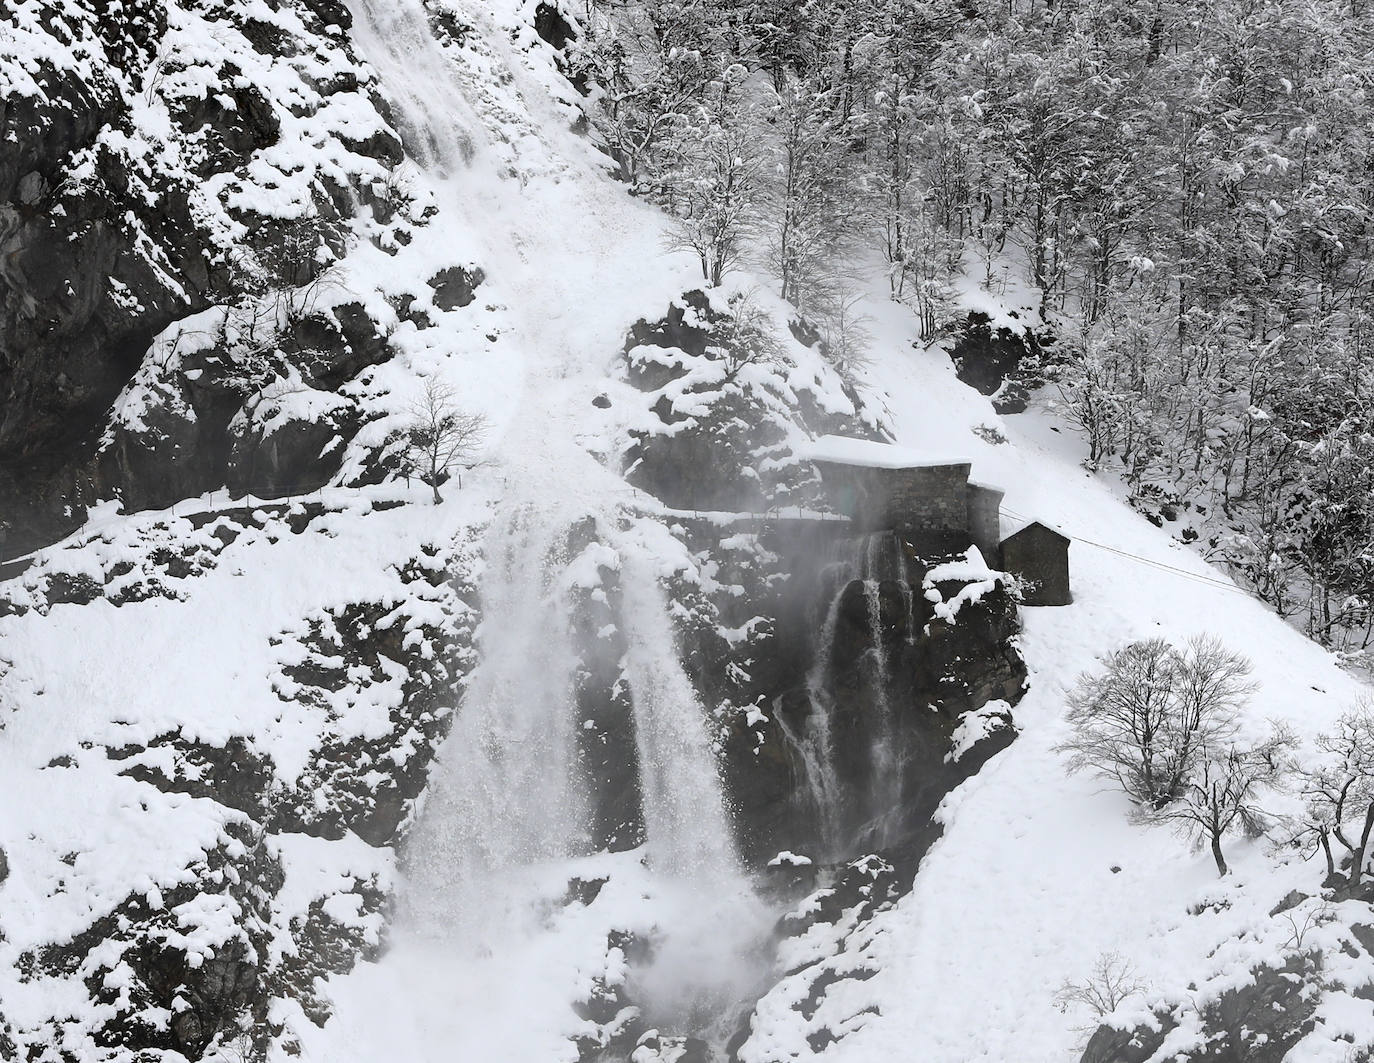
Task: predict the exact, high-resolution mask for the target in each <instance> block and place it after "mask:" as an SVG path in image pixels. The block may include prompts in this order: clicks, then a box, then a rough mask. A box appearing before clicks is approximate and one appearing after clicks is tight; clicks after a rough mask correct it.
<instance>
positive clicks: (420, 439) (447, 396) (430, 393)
mask: <svg viewBox="0 0 1374 1063" xmlns="http://www.w3.org/2000/svg"><path fill="white" fill-rule="evenodd" d="M411 412H412V414H413V419H412V421H411V423H410V426H409V428H408V429H407V430H406V437H407V441H408V444H409V446H408V448H407V457H408V458H409V459H410V460H411V462H412V463H413V465H412V467H413V468H414V469H415V470H416V471H417V473H418V474H419V476H420V479H421V480H423V481H424V482H425V483H426V484H428V485H429V487H430V490H432V491H433V492H434V504H435V505H436V506H437V505H438V504H439V503H440V502H442V501H443V497H442V496H441V495H440V494H439V485H440V484H441V483H442V482H443V481H444V480H446V479H447V478H448V473H449V470H450V469H452V468H454V467H455V466H459V465H462V466H467V465H470V464H471V463H472V460H473V458H475V457H476V456H477V452H478V450H479V449H480V447H481V445H482V441H483V440H484V439H485V438H486V435H487V431H488V429H489V428H490V425H489V423H488V421H487V419H486V417H484V416H483V415H482V414H480V413H468V412H466V411H464V410H463V409H462V408H461V407H460V406H459V405H458V403H457V400H456V398H455V396H454V393H453V389H452V388H451V387H449V386H448V385H447V384H444V383H442V382H441V381H439V380H436V379H434V378H433V377H431V378H430V379H429V380H428V381H426V382H425V393H424V395H423V396H422V397H421V398H420V399H419V401H417V402H416V403H415V405H414V406H413V407H412V408H411Z"/></svg>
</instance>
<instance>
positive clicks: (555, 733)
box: [307, 0, 766, 1063]
mask: <svg viewBox="0 0 1374 1063" xmlns="http://www.w3.org/2000/svg"><path fill="white" fill-rule="evenodd" d="M353 10H354V15H355V20H356V23H357V29H355V31H354V39H355V41H356V42H357V45H358V47H359V49H360V50H361V53H362V56H363V57H364V58H365V59H366V60H367V61H369V62H370V63H371V65H372V66H373V67H374V68H375V69H376V70H377V71H378V72H379V74H380V77H381V89H382V91H383V93H384V94H385V95H386V96H387V97H388V99H389V101H390V102H391V104H392V106H393V109H394V112H395V113H396V116H397V119H398V123H399V125H400V127H401V129H402V132H403V134H404V136H405V138H406V140H407V145H408V148H410V150H411V151H412V153H413V154H414V155H415V156H416V158H417V160H418V161H420V162H421V163H423V164H425V169H426V172H427V177H428V179H429V180H430V181H432V182H433V186H434V195H435V202H436V203H437V205H438V206H439V216H438V221H437V222H436V224H435V226H434V229H433V230H432V231H431V232H430V233H429V234H428V239H431V240H435V241H439V242H442V241H443V240H445V239H446V238H452V239H454V240H457V241H470V240H472V239H473V237H474V236H477V237H478V242H474V243H473V244H472V246H471V248H470V251H469V252H468V253H469V254H470V256H471V258H472V259H473V260H474V261H476V262H478V263H480V264H481V266H482V268H483V270H484V271H485V273H486V274H487V280H486V282H485V284H484V286H483V289H482V293H481V296H482V297H483V298H485V299H486V300H488V301H499V302H500V303H501V304H503V306H504V307H505V308H506V309H508V310H509V311H510V313H509V315H508V316H507V317H506V327H505V331H503V333H502V334H501V335H500V337H499V341H498V342H499V347H498V359H497V360H498V361H504V362H506V364H505V365H503V366H502V367H501V369H500V370H498V371H499V372H500V373H502V374H503V376H504V380H503V381H502V386H503V387H504V388H505V389H506V401H505V402H504V403H503V404H501V405H498V406H496V407H494V408H493V411H492V416H493V419H494V420H495V421H496V422H497V426H496V433H495V435H494V437H493V439H492V440H491V441H490V448H489V450H490V453H491V455H492V457H491V458H490V459H489V461H488V463H487V467H485V468H483V469H481V470H478V471H477V472H476V473H475V474H473V475H474V478H475V479H476V480H478V481H481V480H487V481H494V482H495V483H497V484H499V485H500V486H499V488H498V489H499V491H500V493H501V495H502V496H503V497H502V501H501V503H500V506H499V509H498V512H497V514H496V515H495V517H494V518H493V520H492V522H491V524H490V526H489V528H488V530H487V533H486V537H485V549H484V553H485V555H486V559H487V560H486V563H485V569H484V575H483V577H482V578H481V580H480V581H479V593H480V595H481V598H482V604H483V609H484V617H485V618H484V620H483V623H482V626H481V627H480V628H479V631H478V649H479V662H478V666H477V668H476V671H475V672H474V674H473V676H472V677H471V679H470V681H469V684H468V687H467V691H466V694H465V698H464V711H463V712H462V713H461V714H460V718H459V722H458V724H457V725H456V726H455V728H454V731H453V733H452V734H451V735H450V737H449V738H448V740H447V742H446V744H445V745H444V747H442V748H441V750H440V752H439V757H438V766H437V768H436V769H435V771H434V772H433V774H432V775H431V785H430V790H429V796H428V801H427V804H426V805H425V806H424V808H423V811H422V812H421V813H420V816H419V821H418V823H417V825H416V827H415V829H414V832H413V833H412V835H411V838H410V840H409V842H408V844H407V847H406V851H405V853H404V855H403V866H404V867H405V869H406V874H405V879H404V881H403V883H402V885H401V887H400V890H399V898H398V911H397V919H396V923H395V926H394V927H393V930H392V935H393V946H392V948H391V950H390V951H389V953H388V954H387V955H386V956H385V957H384V959H383V960H382V961H381V962H380V963H378V964H377V965H375V967H365V968H364V969H361V970H359V971H358V972H357V973H356V974H355V975H353V976H351V977H349V978H347V979H344V980H342V982H341V984H340V985H339V986H338V987H337V992H336V993H335V997H336V999H337V1001H338V1004H339V1009H338V1015H337V1019H336V1021H334V1022H332V1023H331V1024H330V1026H329V1027H328V1028H326V1029H325V1030H324V1031H321V1032H320V1034H319V1040H320V1044H319V1046H318V1047H317V1048H314V1049H312V1046H311V1045H310V1044H309V1041H308V1040H307V1051H308V1052H309V1053H310V1054H311V1055H312V1057H316V1058H321V1059H327V1058H350V1059H357V1060H371V1059H381V1058H407V1059H414V1060H417V1061H434V1063H442V1061H449V1060H453V1061H459V1060H475V1059H511V1060H536V1059H538V1060H550V1061H552V1060H556V1059H564V1058H570V1057H569V1055H568V1053H569V1052H575V1050H574V1049H573V1047H572V1044H571V1042H570V1041H569V1038H570V1037H571V1036H572V1035H573V1034H574V1033H575V1032H577V1030H578V1029H579V1026H580V1025H581V1024H580V1020H579V1019H578V1017H577V1016H576V1015H575V1014H574V1013H573V1012H572V1010H571V1009H570V1006H569V1005H570V1002H572V1001H574V1000H577V999H579V998H581V997H585V996H586V995H587V993H588V992H589V990H590V989H591V980H592V979H593V978H594V977H595V976H597V975H600V974H604V973H605V972H604V971H601V970H597V969H595V968H591V969H589V968H588V967H587V964H588V963H589V962H590V963H604V962H605V960H604V956H605V953H606V935H607V933H608V932H609V931H610V930H611V929H613V927H612V925H610V924H609V923H606V922H604V920H605V919H606V918H607V917H606V915H605V914H602V913H612V912H613V913H616V918H617V920H618V921H619V925H627V924H628V925H635V924H636V923H637V922H638V923H641V924H642V925H643V926H644V927H645V929H647V928H648V927H649V926H653V927H654V928H655V930H656V931H657V932H658V933H659V934H662V935H664V938H663V940H662V941H661V942H660V946H659V947H660V952H661V955H660V957H659V960H658V962H657V963H656V964H655V965H653V966H652V967H650V968H649V970H648V971H646V972H645V974H644V979H645V984H644V985H643V986H641V987H640V989H639V991H638V995H639V996H640V998H641V999H642V1000H643V1001H645V1002H646V1006H650V1007H651V1010H652V1002H656V1003H657V1004H658V1005H659V1006H660V1007H661V1018H662V1021H665V1022H671V1021H673V1020H675V1019H678V1020H683V1021H687V1020H689V1019H692V1018H693V1017H692V1016H690V1015H689V1014H688V1013H687V1010H686V1009H689V1008H690V1007H691V1006H692V1005H693V1004H694V1003H697V1002H701V1001H704V1000H707V999H708V998H710V997H711V995H712V994H713V993H718V992H721V991H722V987H724V990H723V991H724V993H725V997H724V1003H729V998H730V996H731V995H732V994H733V992H735V990H734V989H732V988H731V987H730V981H731V978H732V977H733V972H732V969H731V968H732V965H733V963H734V957H735V955H736V953H737V952H738V949H739V948H740V947H741V946H747V945H748V943H749V942H750V941H751V940H752V939H753V937H755V936H757V934H758V933H759V931H760V930H761V929H762V928H763V927H765V926H766V921H765V920H766V913H765V912H764V910H763V909H762V907H761V906H760V905H759V904H758V903H757V902H755V901H754V899H753V896H752V893H751V891H750V889H749V886H748V883H747V882H746V881H745V880H744V878H743V876H742V874H741V873H740V872H739V870H738V869H737V868H736V866H735V861H734V857H733V855H732V849H733V844H732V840H731V837H730V825H729V822H728V820H727V818H726V813H725V809H724V808H723V806H722V793H721V789H720V781H719V778H718V773H717V771H716V769H715V766H714V763H713V754H712V753H711V750H710V748H709V746H708V744H707V738H706V735H705V730H704V727H705V721H704V716H703V714H702V712H701V709H700V707H699V706H698V705H695V703H693V702H691V700H690V699H692V698H693V694H692V691H691V686H690V684H689V683H688V681H687V680H686V678H685V676H683V675H682V672H681V666H680V665H679V664H678V663H677V658H678V654H677V650H676V649H675V648H674V647H673V645H672V642H671V638H672V629H671V624H670V621H669V618H668V615H667V613H666V608H667V603H666V601H665V600H664V598H663V595H662V593H661V592H660V591H659V589H658V588H657V587H656V586H654V582H655V581H656V579H657V576H658V572H657V569H656V567H655V566H654V565H653V564H652V563H650V564H645V563H644V562H643V561H639V562H636V563H635V564H627V565H625V566H623V567H622V570H621V579H622V582H623V584H624V587H625V600H626V606H625V608H626V613H627V621H628V619H629V617H630V616H633V617H634V618H635V633H634V636H633V638H632V640H631V646H630V652H629V656H628V660H627V665H626V667H627V674H628V675H629V678H630V685H631V687H632V691H631V697H632V701H633V704H634V711H635V718H636V726H637V729H638V732H639V739H638V741H639V745H640V750H641V764H642V765H643V767H642V768H641V787H642V789H643V791H644V793H645V799H644V800H645V818H646V832H647V835H648V837H647V847H646V851H644V852H632V853H625V854H619V855H615V856H605V855H603V856H600V857H585V856H583V854H584V853H585V852H586V851H587V842H586V836H585V833H586V824H585V815H586V806H587V805H588V803H589V800H590V798H589V794H588V793H587V792H586V785H585V781H584V780H582V779H580V778H578V776H577V772H576V770H575V765H574V752H573V746H574V743H575V735H574V734H573V728H574V727H575V725H576V704H575V702H574V700H573V693H572V672H571V669H572V666H573V651H572V648H571V646H570V644H569V639H570V637H571V636H570V633H569V625H570V623H571V621H570V617H569V611H570V605H569V603H568V601H567V599H566V597H565V596H564V595H563V593H562V591H561V590H560V586H559V584H560V581H561V580H563V579H565V578H566V577H564V576H563V575H562V574H561V570H562V567H563V566H565V565H567V563H568V562H569V561H570V560H571V558H569V557H568V556H566V538H567V535H568V532H569V529H570V528H571V527H572V525H573V524H574V523H576V522H577V521H579V520H582V519H585V518H594V519H597V520H599V521H600V522H601V524H602V526H605V527H607V528H613V527H614V526H615V525H616V524H617V523H621V522H623V520H624V519H625V516H626V514H627V513H628V512H629V511H631V510H633V509H636V508H638V507H639V506H641V505H643V503H644V500H643V499H642V498H641V497H640V496H638V495H637V494H636V493H635V492H633V491H632V490H631V489H630V488H628V487H627V486H626V485H625V484H624V482H623V481H622V480H620V478H619V477H618V476H617V475H616V474H615V472H614V471H613V470H610V469H607V468H605V467H603V465H602V464H600V462H599V460H598V458H604V457H605V456H606V453H607V450H606V449H605V448H604V447H603V446H601V444H602V441H603V440H602V437H599V436H597V435H596V434H589V431H588V422H589V421H590V418H588V417H587V414H588V413H589V412H595V410H594V407H593V406H592V404H591V400H592V399H593V398H594V397H595V396H596V395H597V394H598V393H600V392H603V391H604V390H605V389H606V387H607V385H608V381H607V380H606V376H607V370H608V363H609V360H610V358H612V357H613V356H614V354H615V352H616V351H617V350H618V349H619V347H620V345H621V343H622V341H623V335H624V332H625V329H626V327H627V326H628V325H629V324H630V323H632V322H633V321H634V320H635V319H637V318H639V317H652V316H654V315H655V314H656V313H660V312H661V310H662V308H663V307H664V306H665V305H667V303H668V302H669V301H670V300H671V299H672V298H673V297H674V296H675V295H677V294H678V293H679V292H681V291H682V289H683V288H684V287H685V286H690V284H691V280H692V274H691V269H692V264H691V263H690V262H688V261H686V260H684V261H682V262H681V263H680V264H677V265H675V264H674V263H673V261H672V260H671V259H669V258H667V257H666V256H665V255H664V252H663V249H662V245H663V233H662V223H661V219H660V217H659V216H658V215H656V214H655V212H653V211H651V210H648V209H645V208H642V207H640V206H639V205H638V204H637V203H635V202H634V201H633V200H631V199H630V198H629V197H628V196H626V195H625V193H624V191H623V190H622V189H621V188H619V187H617V186H615V185H613V184H611V183H610V182H608V181H607V180H605V179H604V177H603V176H602V175H601V173H600V171H601V169H602V165H603V160H602V159H600V157H599V156H597V155H596V154H595V153H594V152H593V151H592V149H591V148H590V147H589V145H588V143H587V142H586V140H585V139H582V138H579V137H577V136H575V135H573V134H572V133H571V132H568V131H567V129H568V126H569V125H570V124H571V122H572V119H573V117H574V116H573V114H572V112H571V111H570V110H568V109H567V108H564V107H559V106H558V105H556V104H555V103H554V102H553V101H551V100H550V99H549V90H548V87H547V86H546V85H545V84H544V83H541V82H539V81H536V80H534V78H532V77H531V75H530V74H529V72H528V71H527V60H526V58H525V57H523V56H521V55H519V54H518V53H516V52H515V51H514V50H513V49H505V48H503V45H502V42H503V41H504V40H505V39H506V38H507V34H506V33H505V32H504V30H503V29H502V28H500V27H499V26H498V25H496V24H495V23H496V19H495V16H493V14H491V13H490V12H488V11H484V10H482V9H481V8H480V6H479V5H471V6H470V9H469V10H467V11H464V12H463V13H462V15H463V18H464V19H465V20H466V21H468V22H469V23H470V24H472V25H475V26H476V27H478V32H477V34H476V36H477V38H478V39H479V40H480V41H482V42H483V46H484V48H489V49H490V50H491V51H490V60H491V63H492V64H493V67H494V68H496V69H498V70H499V71H500V72H501V73H500V78H499V79H498V80H499V81H502V82H504V81H506V80H507V79H509V78H513V79H514V83H513V87H514V89H515V92H514V93H511V92H510V91H509V89H506V91H505V93H504V95H503V96H502V97H501V98H500V99H496V100H493V99H492V98H491V96H490V93H491V92H492V89H493V87H494V86H493V85H492V84H490V83H488V84H483V78H484V77H487V78H490V73H491V72H490V71H473V70H463V69H462V68H460V67H459V65H458V64H455V63H454V62H453V61H452V59H451V58H450V57H449V56H447V55H445V54H444V53H443V52H442V50H441V49H440V48H439V47H438V46H437V45H436V44H435V43H434V41H433V39H432V38H431V37H430V36H429V34H428V32H427V30H426V27H425V18H426V16H425V13H424V11H423V8H422V7H421V5H420V3H419V0H366V2H356V3H355V4H354V5H353ZM512 99H515V100H518V101H519V102H520V103H521V104H522V105H523V106H524V107H526V108H527V109H528V113H527V114H518V113H516V114H512V113H511V111H510V110H509V109H508V107H509V102H510V101H511V100H512ZM645 262H653V263H655V268H654V269H653V270H649V271H646V270H645V269H644V264H645ZM679 266H680V268H679ZM452 381H453V383H454V384H455V386H457V387H459V388H460V389H461V390H462V392H464V393H469V392H470V391H471V390H472V388H473V383H472V381H471V380H468V379H465V378H464V376H463V375H462V374H461V372H460V373H455V374H454V375H453V376H452ZM612 427H613V426H610V425H607V426H606V428H605V429H603V430H609V429H610V428H612ZM597 451H600V453H599V454H595V453H594V452H597ZM665 640H666V641H665ZM684 699H687V700H688V703H686V704H684ZM693 731H695V735H694V734H693ZM694 761H695V762H696V763H695V765H694V763H693V762H694ZM577 875H581V876H582V877H584V878H587V879H596V878H605V877H608V876H609V882H608V884H607V885H606V886H605V887H604V891H603V895H602V897H601V898H600V901H601V903H599V904H598V905H597V907H596V909H595V911H594V912H593V911H592V910H590V909H584V910H582V911H567V912H563V913H560V914H557V915H554V916H550V915H549V914H548V913H549V912H550V911H554V910H555V909H556V905H557V901H558V899H559V897H560V895H561V894H563V893H564V892H566V890H567V888H568V880H569V877H570V876H577ZM636 913H639V914H636ZM550 919H552V920H553V923H554V925H550V923H549V920H550ZM579 923H580V924H582V925H579ZM723 929H728V931H729V932H728V933H722V930H723ZM740 991H741V992H742V990H740ZM382 1015H386V1016H387V1019H386V1021H384V1022H383V1021H379V1018H380V1016H382ZM695 1018H696V1019H697V1020H698V1021H699V1019H700V1016H696V1017H695ZM665 1032H667V1031H665ZM683 1032H687V1031H683Z"/></svg>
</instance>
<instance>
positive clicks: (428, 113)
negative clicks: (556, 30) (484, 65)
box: [350, 0, 476, 176]
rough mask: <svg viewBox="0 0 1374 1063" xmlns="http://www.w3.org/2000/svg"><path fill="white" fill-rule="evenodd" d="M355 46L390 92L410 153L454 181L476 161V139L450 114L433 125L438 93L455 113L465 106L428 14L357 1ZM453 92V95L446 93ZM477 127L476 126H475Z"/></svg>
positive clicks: (394, 3)
mask: <svg viewBox="0 0 1374 1063" xmlns="http://www.w3.org/2000/svg"><path fill="white" fill-rule="evenodd" d="M350 10H351V13H352V15H353V28H352V30H351V31H350V32H351V35H352V37H353V41H354V43H355V44H356V45H357V47H358V48H359V50H360V51H361V52H362V54H363V55H364V56H366V57H367V61H368V63H370V64H371V65H372V67H373V69H375V70H376V71H377V73H378V75H379V76H380V77H381V80H382V82H383V84H385V86H386V93H387V101H388V102H389V103H390V104H391V108H392V112H393V114H394V115H395V118H396V123H397V125H398V127H399V130H400V133H401V137H402V139H403V140H404V141H405V148H406V153H407V154H408V155H409V156H410V157H411V158H413V159H414V160H415V161H416V162H418V163H419V164H420V165H421V166H423V167H424V168H425V169H427V170H432V171H435V172H437V173H440V174H443V175H446V176H447V175H452V174H453V173H454V172H455V171H456V170H458V169H459V168H460V167H461V166H462V165H463V164H465V163H467V162H470V161H471V160H472V155H473V150H474V148H473V142H472V134H471V133H470V132H469V130H468V129H467V128H465V126H466V125H468V124H469V123H464V124H463V125H460V124H459V122H458V121H457V116H455V115H454V114H453V113H451V112H450V113H449V114H448V115H446V116H445V119H444V120H443V121H437V122H436V121H434V105H435V100H436V92H441V93H442V96H443V98H444V99H445V100H446V101H447V103H448V105H449V107H450V108H452V107H454V106H456V105H458V104H459V103H460V102H461V101H462V100H463V98H464V97H463V92H462V88H461V86H459V85H458V84H457V83H456V80H455V79H456V72H455V70H454V67H453V61H452V60H451V59H450V58H449V57H448V56H447V55H445V54H444V50H443V49H442V48H441V47H440V46H439V43H438V42H437V41H436V40H435V39H434V34H433V32H432V31H431V29H430V25H429V20H428V16H427V15H426V13H425V9H424V7H423V6H422V5H421V4H418V3H406V2H398V0H353V2H352V3H351V4H350ZM444 88H448V89H449V90H450V91H449V92H442V90H443V89H444ZM470 124H471V125H472V126H473V127H475V125H476V123H470Z"/></svg>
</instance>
